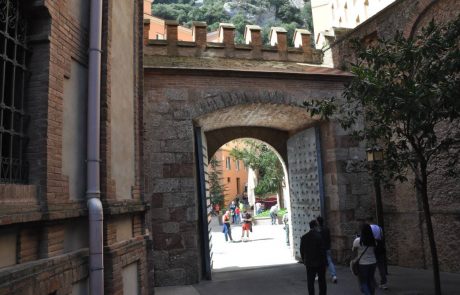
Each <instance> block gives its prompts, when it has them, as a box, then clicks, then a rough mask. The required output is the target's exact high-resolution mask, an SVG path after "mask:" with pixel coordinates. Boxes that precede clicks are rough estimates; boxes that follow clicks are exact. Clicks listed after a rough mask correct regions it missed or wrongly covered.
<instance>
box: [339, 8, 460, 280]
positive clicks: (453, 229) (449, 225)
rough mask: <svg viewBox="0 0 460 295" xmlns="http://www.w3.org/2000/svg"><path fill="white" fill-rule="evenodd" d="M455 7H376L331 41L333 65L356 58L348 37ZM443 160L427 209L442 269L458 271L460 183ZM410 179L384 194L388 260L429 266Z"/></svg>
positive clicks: (411, 28) (404, 28)
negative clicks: (445, 171)
mask: <svg viewBox="0 0 460 295" xmlns="http://www.w3.org/2000/svg"><path fill="white" fill-rule="evenodd" d="M459 13H460V2H459V1H455V0H438V1H431V0H425V1H407V0H399V1H395V2H394V3H393V4H391V5H389V6H388V7H387V8H385V9H383V10H382V11H380V12H379V13H378V14H376V15H375V16H374V17H372V18H370V19H368V20H367V21H366V22H365V23H363V24H361V25H360V26H358V27H356V28H355V29H353V30H352V31H349V32H348V33H346V34H345V35H343V36H341V37H340V38H338V39H337V40H336V41H335V42H334V43H332V44H331V50H332V56H333V61H334V66H335V67H337V68H348V66H349V63H350V62H352V61H354V60H355V57H354V55H353V52H352V49H351V47H350V43H349V42H350V40H352V39H356V38H357V39H360V40H364V41H365V42H372V40H376V39H377V38H380V39H389V38H392V37H393V36H394V34H395V32H396V31H397V30H398V31H400V32H402V33H403V34H404V36H405V37H409V36H415V34H417V33H419V32H420V31H421V28H422V27H424V26H426V25H427V24H428V23H429V22H430V21H431V20H434V21H435V22H437V23H440V22H447V21H449V20H453V19H454V18H456V17H457V16H458V15H459ZM443 164H444V163H442V162H438V163H437V164H436V167H430V169H433V168H434V169H433V170H434V171H436V172H435V173H433V174H432V176H431V178H430V181H431V182H430V184H429V189H428V193H429V196H430V207H431V211H432V221H433V230H434V234H435V240H436V246H437V249H438V256H439V263H440V269H441V271H448V272H449V271H450V272H460V249H459V248H458V247H457V246H455V245H458V244H459V242H460V239H459V237H458V235H456V234H455V233H457V232H458V231H459V230H460V224H459V222H458V220H459V214H460V202H459V200H460V198H459V196H460V195H459V194H460V185H459V183H458V181H456V179H455V178H446V177H444V176H443V175H442V171H443V169H444V168H443ZM412 183H413V182H411V181H409V182H408V183H406V184H402V185H401V184H398V185H397V186H396V189H395V190H394V191H387V192H385V194H384V198H383V201H384V215H385V227H386V231H387V235H388V247H389V251H388V253H389V260H390V263H391V264H396V265H401V266H407V267H416V268H427V267H428V268H429V267H430V265H431V254H430V248H429V243H428V239H427V235H426V228H425V225H424V224H425V222H424V216H423V210H422V206H421V203H420V200H419V199H418V198H417V196H416V194H415V189H414V188H413V187H412Z"/></svg>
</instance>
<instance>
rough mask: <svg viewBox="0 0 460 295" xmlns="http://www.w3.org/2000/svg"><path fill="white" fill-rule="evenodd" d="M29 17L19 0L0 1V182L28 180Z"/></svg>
mask: <svg viewBox="0 0 460 295" xmlns="http://www.w3.org/2000/svg"><path fill="white" fill-rule="evenodd" d="M26 29H27V27H26V20H25V19H24V17H23V16H22V15H21V11H20V7H19V3H18V0H0V73H1V77H0V91H1V93H0V96H1V101H0V182H2V183H21V182H25V180H26V177H27V175H26V171H27V169H26V163H25V160H24V144H25V140H26V138H25V135H24V129H25V126H24V124H25V115H26V114H25V112H24V83H25V78H26V73H27V68H26V54H27V51H28V50H27V45H26Z"/></svg>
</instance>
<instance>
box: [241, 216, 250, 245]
mask: <svg viewBox="0 0 460 295" xmlns="http://www.w3.org/2000/svg"><path fill="white" fill-rule="evenodd" d="M242 222H243V226H242V227H241V240H242V241H243V242H246V241H247V240H249V231H250V230H251V225H252V216H251V214H249V212H247V211H244V213H243V220H242ZM245 232H246V240H244V233H245Z"/></svg>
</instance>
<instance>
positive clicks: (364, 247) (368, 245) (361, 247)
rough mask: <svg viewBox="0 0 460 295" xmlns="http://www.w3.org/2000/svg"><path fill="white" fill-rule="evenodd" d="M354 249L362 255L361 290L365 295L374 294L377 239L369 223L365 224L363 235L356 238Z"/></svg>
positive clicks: (359, 270) (359, 276)
mask: <svg viewBox="0 0 460 295" xmlns="http://www.w3.org/2000/svg"><path fill="white" fill-rule="evenodd" d="M352 250H353V251H354V250H357V251H358V253H357V255H358V257H361V258H360V259H359V264H358V280H359V286H360V289H361V292H362V293H363V294H365V295H374V294H375V278H374V274H375V267H376V264H377V259H376V258H375V254H374V250H375V239H374V235H373V234H372V229H371V226H370V225H369V224H367V223H365V224H363V226H362V229H361V236H360V237H357V238H356V239H355V240H354V242H353V247H352Z"/></svg>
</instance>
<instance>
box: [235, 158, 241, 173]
mask: <svg viewBox="0 0 460 295" xmlns="http://www.w3.org/2000/svg"><path fill="white" fill-rule="evenodd" d="M235 164H236V165H235V166H236V171H240V160H235Z"/></svg>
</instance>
